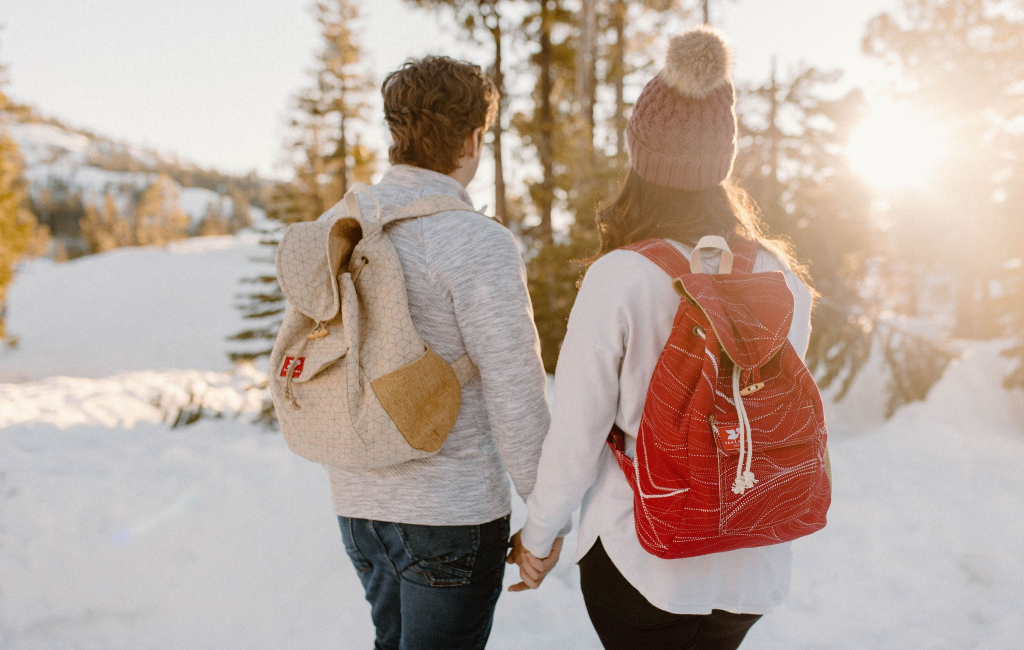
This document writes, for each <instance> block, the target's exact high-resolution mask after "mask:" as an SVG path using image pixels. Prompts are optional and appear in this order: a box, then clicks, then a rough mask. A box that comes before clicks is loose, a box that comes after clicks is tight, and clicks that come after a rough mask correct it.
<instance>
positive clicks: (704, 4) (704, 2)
mask: <svg viewBox="0 0 1024 650" xmlns="http://www.w3.org/2000/svg"><path fill="white" fill-rule="evenodd" d="M710 2H711V0H701V2H700V5H701V9H703V11H704V24H705V25H710V24H711V8H710V7H709V6H708V3H710Z"/></svg>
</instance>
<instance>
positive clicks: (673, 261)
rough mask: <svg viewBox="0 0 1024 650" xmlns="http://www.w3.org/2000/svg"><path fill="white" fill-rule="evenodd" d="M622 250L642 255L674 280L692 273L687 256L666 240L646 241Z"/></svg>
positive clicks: (624, 247)
mask: <svg viewBox="0 0 1024 650" xmlns="http://www.w3.org/2000/svg"><path fill="white" fill-rule="evenodd" d="M622 248H623V249H624V250H627V251H633V252H634V253H640V254H641V255H643V256H644V257H646V258H647V259H649V260H651V261H652V262H654V263H655V264H657V265H658V266H659V267H661V269H662V270H663V271H665V273H668V274H669V275H670V276H671V277H672V278H678V277H681V276H683V275H687V274H689V272H690V261H689V260H688V259H686V256H685V255H683V254H682V253H681V252H680V251H679V249H678V248H676V247H675V246H673V245H672V244H670V243H668V242H667V241H665V240H664V239H645V240H644V241H639V242H636V243H635V244H630V245H629V246H623V247H622Z"/></svg>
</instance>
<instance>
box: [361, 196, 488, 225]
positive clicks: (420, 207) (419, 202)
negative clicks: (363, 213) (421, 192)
mask: <svg viewBox="0 0 1024 650" xmlns="http://www.w3.org/2000/svg"><path fill="white" fill-rule="evenodd" d="M442 212H476V209H475V208H474V207H473V206H471V205H470V204H468V203H466V202H465V201H463V200H462V199H459V198H456V197H454V196H446V195H444V194H438V195H436V196H425V197H423V198H421V199H416V200H415V201H413V202H412V203H409V204H407V205H405V206H403V207H402V208H400V209H398V210H396V211H395V212H392V213H390V214H386V215H384V216H383V217H381V225H382V226H386V225H388V224H390V223H394V222H396V221H401V220H403V219H415V218H416V217H429V216H432V215H435V214H440V213H442Z"/></svg>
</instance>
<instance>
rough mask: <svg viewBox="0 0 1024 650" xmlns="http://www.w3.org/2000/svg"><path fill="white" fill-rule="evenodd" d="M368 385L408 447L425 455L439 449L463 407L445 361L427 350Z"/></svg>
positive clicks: (456, 385)
mask: <svg viewBox="0 0 1024 650" xmlns="http://www.w3.org/2000/svg"><path fill="white" fill-rule="evenodd" d="M370 384H371V386H373V392H374V394H375V395H376V396H377V399H378V400H380V403H381V406H383V407H384V410H385V411H387V414H388V415H389V416H390V417H391V420H392V421H393V422H394V423H395V426H396V427H398V430H399V431H400V432H401V434H402V436H404V437H405V440H406V441H407V442H408V443H409V445H410V446H412V447H413V448H414V449H419V450H420V451H427V452H434V451H437V450H438V449H440V448H441V445H443V444H444V441H445V440H446V439H447V438H448V434H449V433H451V430H452V427H454V426H455V420H457V419H458V417H459V410H460V409H461V408H462V387H461V386H460V385H459V380H458V378H457V377H456V376H455V371H454V370H453V369H452V367H451V366H450V365H449V364H448V363H447V362H446V361H445V360H444V359H442V358H441V357H439V356H438V355H437V354H436V353H435V352H434V351H433V350H431V349H430V348H427V350H426V352H424V353H423V356H421V357H420V358H419V359H417V360H416V361H413V362H412V363H410V364H409V365H407V366H405V367H403V368H399V369H398V370H396V371H394V372H390V373H388V374H386V375H384V376H383V377H378V378H377V379H374V380H373V381H372V382H370Z"/></svg>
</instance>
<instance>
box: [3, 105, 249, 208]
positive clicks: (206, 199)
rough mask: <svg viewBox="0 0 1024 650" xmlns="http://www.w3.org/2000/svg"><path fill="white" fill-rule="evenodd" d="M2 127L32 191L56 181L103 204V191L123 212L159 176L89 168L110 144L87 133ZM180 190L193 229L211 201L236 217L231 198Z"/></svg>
mask: <svg viewBox="0 0 1024 650" xmlns="http://www.w3.org/2000/svg"><path fill="white" fill-rule="evenodd" d="M0 127H2V128H4V129H5V130H6V131H7V132H8V133H9V134H10V136H11V137H12V138H13V139H14V140H15V141H16V142H17V143H18V146H19V148H20V150H21V153H22V156H23V157H24V160H25V172H24V175H25V178H26V180H27V181H28V182H29V184H30V186H31V188H32V191H33V193H38V192H39V191H40V190H41V189H43V188H45V187H48V186H52V185H53V184H55V183H56V184H58V185H63V186H66V187H68V188H69V189H71V190H73V191H75V192H81V194H82V196H83V197H84V199H85V200H86V201H89V200H92V201H94V202H95V203H96V204H97V205H98V206H102V202H103V195H104V193H106V192H111V193H113V194H114V195H115V197H117V199H118V204H119V206H120V207H121V208H122V209H124V208H125V207H126V206H127V205H128V204H129V203H130V201H131V194H132V192H133V191H135V192H138V191H143V190H145V189H146V188H147V187H149V186H150V185H151V184H152V183H153V182H155V181H156V179H157V177H158V174H155V173H152V172H126V171H112V170H109V169H103V168H101V167H97V166H95V165H91V164H89V160H90V154H102V153H103V152H104V149H107V148H109V146H110V143H109V142H105V141H94V140H93V139H91V138H90V137H89V136H87V135H84V134H82V133H78V132H75V131H71V130H68V129H64V128H61V127H59V126H55V125H52V124H44V123H37V122H12V123H9V124H3V125H0ZM128 153H129V154H130V155H131V156H132V157H133V158H135V160H136V161H137V162H138V163H139V164H140V165H146V164H149V165H156V164H157V163H158V162H160V161H159V159H158V157H156V156H155V154H153V153H152V152H147V151H144V150H141V149H138V148H129V149H128ZM176 184H177V183H176ZM178 189H179V191H180V195H179V204H180V206H181V208H182V210H184V212H185V213H186V214H187V215H189V217H190V219H191V221H192V223H193V225H195V224H198V223H199V222H200V221H201V220H202V218H203V216H205V214H206V209H207V207H208V206H209V205H210V204H211V203H216V202H222V204H223V206H224V210H225V214H226V215H229V214H230V213H231V199H230V197H228V196H226V195H223V194H220V193H218V192H214V191H213V190H209V189H206V188H202V187H181V186H180V184H178ZM256 216H258V215H256Z"/></svg>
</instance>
